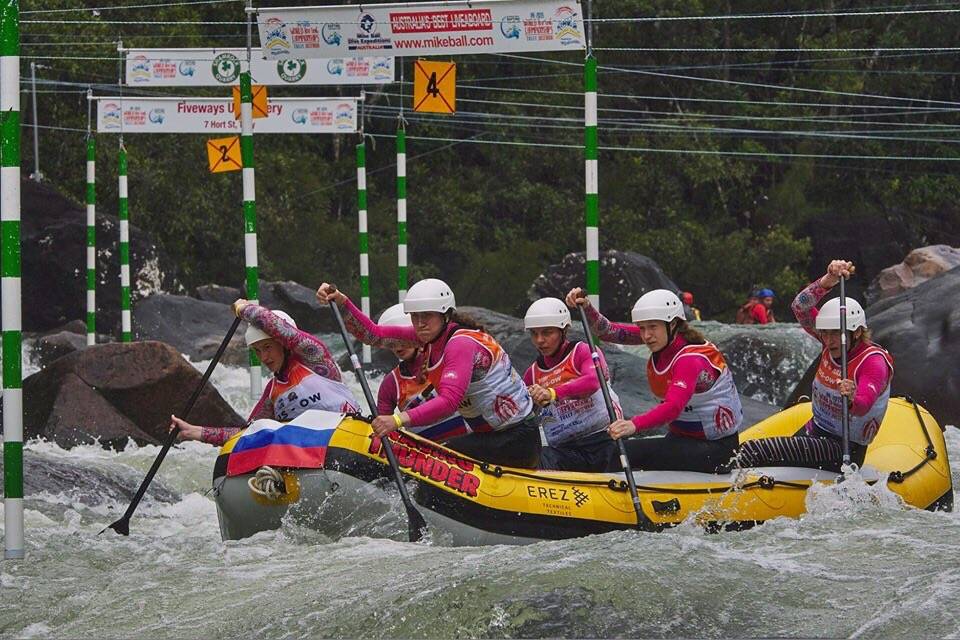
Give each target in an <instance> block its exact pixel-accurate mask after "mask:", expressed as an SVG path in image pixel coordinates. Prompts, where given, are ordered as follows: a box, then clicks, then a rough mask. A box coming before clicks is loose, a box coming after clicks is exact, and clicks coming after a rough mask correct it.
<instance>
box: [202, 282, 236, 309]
mask: <svg viewBox="0 0 960 640" xmlns="http://www.w3.org/2000/svg"><path fill="white" fill-rule="evenodd" d="M194 297H195V298H196V299H197V300H203V301H204V302H217V303H219V304H233V301H234V300H236V299H237V298H242V297H243V293H242V292H241V291H240V289H238V288H237V287H226V286H223V285H221V284H205V285H201V286H199V287H197V288H196V290H195V291H194Z"/></svg>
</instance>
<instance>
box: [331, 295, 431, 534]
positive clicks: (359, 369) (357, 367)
mask: <svg viewBox="0 0 960 640" xmlns="http://www.w3.org/2000/svg"><path fill="white" fill-rule="evenodd" d="M330 308H331V309H333V316H334V317H335V318H336V319H337V326H338V327H339V328H340V335H341V336H342V337H343V344H344V345H345V346H346V347H347V354H348V355H349V356H350V364H351V365H353V373H354V375H356V376H357V380H358V381H359V382H360V387H361V388H362V389H363V395H364V397H365V398H366V400H367V405H368V406H369V407H370V413H371V414H373V415H374V416H376V415H377V403H376V401H375V400H374V399H373V393H371V391H370V385H369V384H367V376H366V374H365V373H364V371H363V365H361V364H360V359H359V358H357V354H356V352H355V351H354V350H353V345H352V344H351V343H350V337H349V336H348V335H347V327H346V325H344V324H343V316H342V315H341V314H340V307H338V306H337V303H336V302H334V301H333V300H331V301H330ZM380 446H382V447H383V450H384V452H385V453H386V454H387V462H389V463H390V469H391V470H392V471H393V479H394V481H395V482H396V484H397V489H399V491H400V499H401V500H403V506H404V507H406V509H407V519H408V524H409V534H410V542H418V541H420V540H421V539H422V538H423V533H424V531H426V529H427V522H426V521H425V520H424V519H423V516H422V515H421V514H420V512H419V511H418V510H417V508H416V507H415V506H413V500H412V499H411V498H410V493H409V492H408V491H407V486H406V485H405V484H403V475H402V474H401V473H400V464H399V463H398V462H397V456H396V455H395V454H394V452H393V447H392V446H391V444H390V438H389V437H387V436H381V437H380Z"/></svg>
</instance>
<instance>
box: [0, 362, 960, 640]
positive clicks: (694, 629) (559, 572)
mask: <svg viewBox="0 0 960 640" xmlns="http://www.w3.org/2000/svg"><path fill="white" fill-rule="evenodd" d="M205 364H206V363H197V364H196V366H197V367H198V368H200V369H202V368H204V366H205ZM27 373H29V368H28V370H27ZM245 375H246V374H245V371H244V370H243V369H239V368H230V367H221V368H219V369H218V370H217V372H216V374H215V376H214V379H213V380H214V383H215V384H216V385H217V387H218V388H219V389H220V390H221V392H222V393H223V394H224V395H225V397H227V398H228V400H230V401H231V402H232V403H233V404H234V406H235V407H237V408H238V410H239V411H241V412H242V410H243V409H246V408H248V407H249V405H250V402H249V398H247V397H246V392H245V390H246V377H245ZM374 388H376V383H375V382H374ZM356 391H357V392H358V393H359V389H356ZM946 435H947V443H948V450H949V453H950V455H951V456H952V457H954V459H956V458H957V456H960V432H958V430H957V429H956V428H953V427H950V428H948V430H947V433H946ZM157 451H158V448H157V447H153V446H147V447H139V448H138V447H135V446H132V447H128V448H127V450H125V451H123V452H120V453H116V452H112V451H106V450H103V449H100V448H98V447H96V446H80V447H76V448H74V449H72V450H69V451H66V450H63V449H60V448H59V447H57V446H56V445H53V444H49V443H42V442H33V443H30V444H29V445H28V447H27V450H26V454H25V458H26V481H27V487H26V491H27V498H26V527H27V550H26V551H27V558H26V560H24V561H18V562H12V561H4V562H3V563H2V564H0V637H3V638H7V637H11V638H34V637H56V638H88V637H98V638H99V637H118V638H119V637H124V638H127V637H137V638H140V639H144V640H146V639H149V638H204V639H210V638H238V637H255V638H301V637H376V638H380V637H415V638H441V637H612V636H617V637H623V636H639V637H657V638H659V637H730V636H736V637H769V636H778V637H850V636H853V637H867V638H880V637H882V638H913V637H916V636H918V635H920V636H923V637H956V636H958V635H960V619H958V616H960V559H958V557H957V549H958V546H957V543H956V540H958V539H960V515H958V514H953V513H951V514H944V513H927V512H922V511H917V510H915V509H908V508H904V507H902V506H900V505H899V503H898V501H897V500H896V498H895V496H893V494H891V493H889V492H887V491H886V489H883V488H877V487H874V488H870V487H866V486H863V485H860V484H858V483H856V482H850V483H845V485H844V489H843V492H842V493H841V492H840V490H839V489H836V488H824V489H823V490H820V491H817V492H816V493H813V494H811V495H810V497H809V498H808V507H809V513H808V514H807V515H806V516H805V517H804V518H802V519H800V520H786V519H783V520H775V521H771V522H768V523H766V524H765V525H763V526H760V527H757V528H755V529H753V530H750V531H746V532H740V533H725V534H719V535H711V534H706V533H704V532H703V531H702V530H700V529H698V528H696V527H695V526H693V525H684V526H681V527H678V528H676V529H673V530H670V531H667V532H664V533H659V534H647V533H635V532H617V533H611V534H605V535H600V536H592V537H588V538H581V539H576V540H567V541H559V542H543V543H539V544H534V545H530V546H526V547H482V548H451V547H445V546H443V545H441V544H433V543H426V544H424V543H421V544H411V543H407V542H403V541H402V539H403V536H404V532H405V530H406V527H405V521H404V520H403V514H402V509H401V508H399V507H397V508H396V509H395V510H394V511H393V512H391V513H389V514H388V515H387V516H386V517H385V520H384V521H383V522H380V523H379V525H378V526H377V527H376V531H377V534H378V536H380V534H383V533H386V534H387V536H386V537H366V536H364V535H362V534H363V533H365V532H363V531H356V530H354V531H351V535H349V536H346V537H342V538H340V539H331V538H326V537H323V536H321V535H320V534H317V533H314V532H312V531H309V530H305V529H302V528H300V527H299V526H298V525H297V524H296V523H293V522H291V523H288V524H287V525H286V526H285V527H284V528H283V529H281V530H280V531H275V532H266V533H261V534H258V535H256V536H254V537H253V538H249V539H246V540H242V541H237V542H226V543H225V542H221V540H220V533H219V529H218V526H217V517H216V508H215V506H214V503H213V500H212V499H211V497H210V496H209V495H208V493H207V492H208V489H209V487H210V477H211V470H212V467H213V462H214V458H215V456H216V451H215V449H214V448H212V447H208V446H206V445H202V444H199V443H187V444H185V445H184V446H182V447H180V448H177V449H174V450H172V451H171V453H170V455H169V456H168V458H167V460H166V462H165V463H164V465H163V467H162V468H161V471H160V473H159V475H158V477H157V480H156V481H155V482H154V485H153V487H152V488H151V490H150V491H149V492H148V494H147V497H146V498H145V500H144V502H143V503H142V504H141V506H140V508H139V510H138V511H137V513H136V515H135V516H134V518H133V520H132V522H131V535H130V536H129V537H127V538H123V537H120V536H118V535H116V534H114V533H113V532H112V531H108V532H107V533H105V534H103V535H100V536H98V535H97V533H98V532H99V531H100V530H101V529H102V528H103V527H104V526H106V525H107V524H109V523H110V522H112V521H113V520H115V519H116V518H117V517H119V515H120V514H122V513H123V510H124V509H125V508H126V505H127V504H128V502H129V497H130V495H131V494H132V492H133V490H134V489H135V488H136V487H137V485H138V484H139V482H140V480H141V479H142V478H143V475H144V473H145V472H146V470H147V468H148V467H149V466H150V464H151V462H152V461H153V459H154V457H155V456H156V454H157ZM958 481H960V478H958V477H956V474H955V478H954V482H955V483H957V482H958ZM392 504H394V505H397V504H398V502H397V501H396V500H394V501H393V502H392Z"/></svg>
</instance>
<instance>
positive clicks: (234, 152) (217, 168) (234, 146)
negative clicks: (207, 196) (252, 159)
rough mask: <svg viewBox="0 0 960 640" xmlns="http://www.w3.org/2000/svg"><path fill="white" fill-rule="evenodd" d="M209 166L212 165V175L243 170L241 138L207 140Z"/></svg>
mask: <svg viewBox="0 0 960 640" xmlns="http://www.w3.org/2000/svg"><path fill="white" fill-rule="evenodd" d="M207 164H209V165H210V173H223V172H224V171H240V170H241V169H243V160H242V159H241V157H240V136H230V137H229V138H215V139H213V140H207Z"/></svg>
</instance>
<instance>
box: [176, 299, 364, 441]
mask: <svg viewBox="0 0 960 640" xmlns="http://www.w3.org/2000/svg"><path fill="white" fill-rule="evenodd" d="M233 312H234V313H235V314H237V317H239V318H241V319H243V320H246V321H247V323H248V325H249V326H248V327H247V331H246V334H245V335H244V338H245V340H246V343H247V346H248V347H250V348H251V349H253V351H254V353H256V354H257V357H258V358H259V359H260V362H262V363H263V365H264V366H265V367H267V368H268V369H269V370H270V372H271V373H273V377H272V378H271V379H270V381H269V382H268V383H267V386H266V388H265V389H264V390H263V395H261V396H260V401H259V402H257V405H256V406H255V407H254V408H253V411H251V412H250V417H249V418H247V424H245V425H237V426H229V427H211V426H199V425H194V424H190V423H189V422H186V421H185V420H181V419H180V418H178V417H177V416H170V429H171V430H173V429H176V428H179V429H180V434H179V436H178V437H179V439H180V440H200V441H202V442H207V443H209V444H212V445H216V446H220V445H222V444H223V443H224V442H226V441H227V440H229V439H230V438H231V437H233V436H234V435H235V434H236V433H237V432H239V431H241V430H243V429H245V428H246V427H247V425H249V424H250V423H251V422H253V421H254V420H259V419H260V418H270V419H272V420H278V421H280V422H288V421H290V420H293V419H294V418H296V417H297V416H299V415H300V414H301V413H303V412H304V411H307V410H308V409H320V410H322V411H332V412H338V413H340V412H343V413H346V412H353V411H357V410H358V408H359V406H360V405H359V403H358V402H357V400H356V398H354V396H353V393H352V392H351V391H350V389H348V388H347V386H346V385H345V384H343V382H342V381H341V375H340V369H339V367H337V363H336V361H335V360H334V359H333V355H332V354H331V353H330V349H328V348H327V345H326V344H324V343H323V340H320V339H319V338H317V337H315V336H313V335H311V334H309V333H307V332H305V331H300V330H299V329H298V328H297V323H296V322H294V320H293V318H291V317H290V316H289V315H287V314H286V313H284V312H283V311H279V310H277V311H271V310H270V309H267V308H266V307H261V306H260V305H256V304H252V303H250V302H248V301H247V300H243V299H239V300H237V301H236V302H234V303H233Z"/></svg>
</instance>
